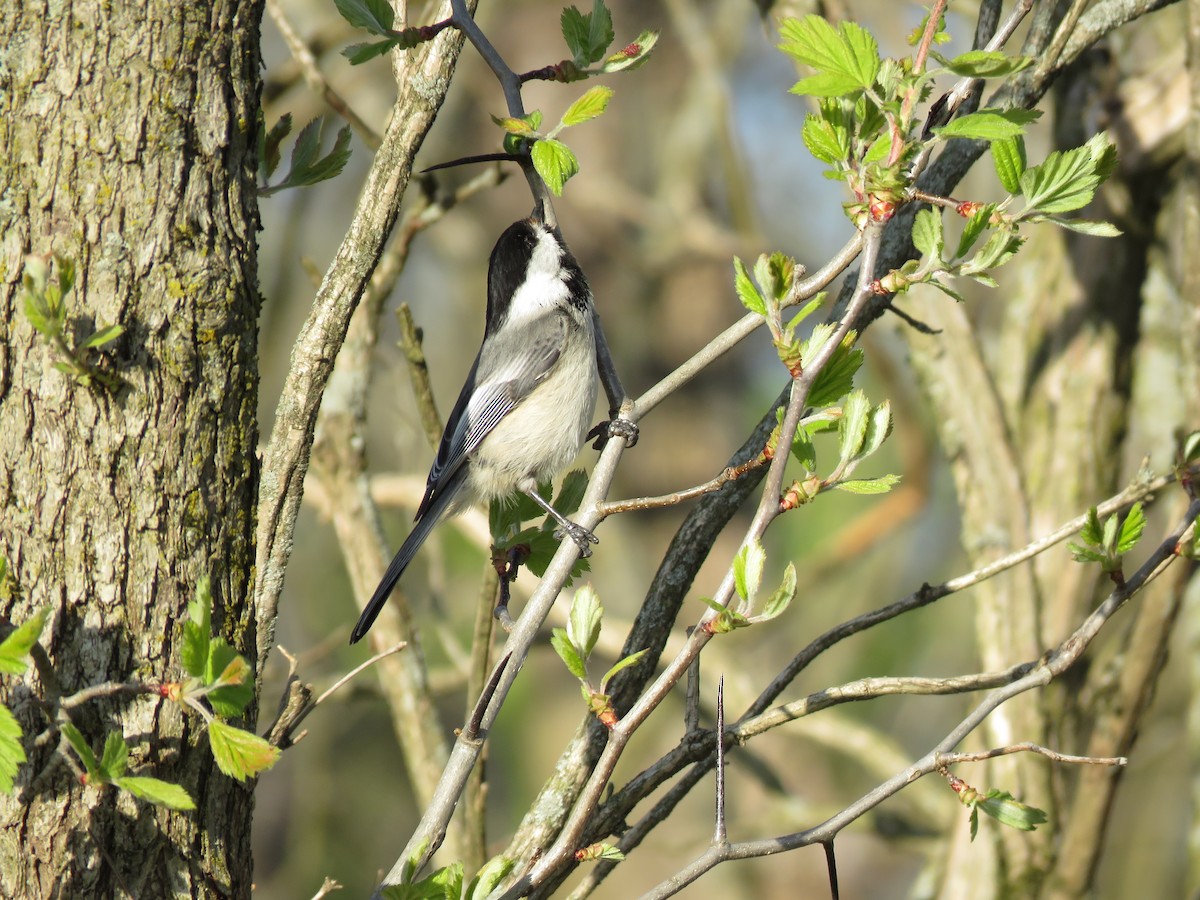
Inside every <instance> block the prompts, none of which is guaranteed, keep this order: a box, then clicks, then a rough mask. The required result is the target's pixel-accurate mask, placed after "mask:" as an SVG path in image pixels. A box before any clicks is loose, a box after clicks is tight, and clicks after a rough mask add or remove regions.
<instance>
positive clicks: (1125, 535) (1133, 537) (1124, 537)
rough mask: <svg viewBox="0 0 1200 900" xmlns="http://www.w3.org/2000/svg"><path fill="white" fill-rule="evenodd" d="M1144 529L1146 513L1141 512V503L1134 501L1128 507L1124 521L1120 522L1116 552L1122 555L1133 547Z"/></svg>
mask: <svg viewBox="0 0 1200 900" xmlns="http://www.w3.org/2000/svg"><path fill="white" fill-rule="evenodd" d="M1145 530H1146V514H1145V513H1144V512H1142V504H1140V503H1135V504H1133V506H1131V507H1130V508H1129V512H1128V513H1126V515H1125V519H1124V521H1122V522H1121V533H1120V535H1119V536H1118V537H1117V553H1118V554H1119V555H1121V556H1124V555H1125V554H1126V553H1128V552H1129V551H1130V550H1132V549H1133V548H1134V546H1135V545H1136V544H1137V542H1138V541H1140V540H1141V538H1142V532H1144V531H1145Z"/></svg>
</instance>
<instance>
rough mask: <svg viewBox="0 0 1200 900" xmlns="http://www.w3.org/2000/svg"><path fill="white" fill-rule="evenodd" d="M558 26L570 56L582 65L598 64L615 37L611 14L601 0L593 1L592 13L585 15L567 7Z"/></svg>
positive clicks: (571, 7) (572, 7)
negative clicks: (560, 27)
mask: <svg viewBox="0 0 1200 900" xmlns="http://www.w3.org/2000/svg"><path fill="white" fill-rule="evenodd" d="M560 24H561V25H562V34H563V38H564V40H566V42H567V47H569V48H570V50H571V54H572V56H573V57H574V59H575V60H576V61H577V62H579V63H581V64H583V65H586V64H588V63H594V62H598V61H599V60H600V58H601V57H602V56H604V51H605V50H607V49H608V46H609V44H611V43H612V42H613V38H614V37H616V35H615V33H614V32H613V27H612V14H611V13H610V12H609V11H608V7H607V6H605V5H604V3H603V0H595V2H594V3H593V4H592V11H591V12H590V13H588V14H587V15H584V14H583V13H581V12H580V11H579V10H577V9H576V8H575V7H574V6H568V7H567V8H566V9H564V10H563V11H562V16H561V18H560Z"/></svg>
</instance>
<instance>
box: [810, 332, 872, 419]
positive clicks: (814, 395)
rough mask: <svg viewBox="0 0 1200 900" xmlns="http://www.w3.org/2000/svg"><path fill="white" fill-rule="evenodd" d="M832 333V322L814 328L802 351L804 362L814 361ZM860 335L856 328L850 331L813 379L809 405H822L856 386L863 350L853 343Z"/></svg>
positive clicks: (835, 399)
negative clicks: (855, 378) (856, 374)
mask: <svg viewBox="0 0 1200 900" xmlns="http://www.w3.org/2000/svg"><path fill="white" fill-rule="evenodd" d="M832 333H833V326H832V325H818V326H817V327H816V328H814V329H813V333H812V335H810V336H809V339H808V340H807V341H805V342H804V344H803V345H802V347H801V351H800V353H801V359H802V360H803V364H804V365H805V366H807V365H809V364H810V363H811V362H812V360H813V359H814V358H815V357H816V355H817V353H818V352H820V349H821V347H822V345H823V344H824V343H825V341H827V340H829V336H830V335H831V334H832ZM857 339H858V333H857V332H855V331H849V332H847V333H846V336H845V337H844V338H843V339H842V343H841V345H840V346H839V347H838V348H837V349H836V350H835V351H834V352H833V355H832V356H831V357H830V358H829V362H828V363H826V365H825V367H824V368H823V369H821V371H820V373H819V374H818V375H817V377H816V378H815V379H814V380H813V386H812V390H810V391H809V392H808V403H809V405H810V406H815V407H821V406H828V405H829V404H830V403H835V402H837V400H838V399H839V398H840V397H843V396H845V395H846V394H847V393H849V392H850V389H851V388H852V387H854V375H855V373H856V372H858V370H859V368H861V367H862V364H863V359H864V356H863V352H862V350H861V349H859V348H857V347H855V346H854V342H855V341H856V340H857Z"/></svg>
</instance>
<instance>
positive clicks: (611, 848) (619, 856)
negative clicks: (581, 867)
mask: <svg viewBox="0 0 1200 900" xmlns="http://www.w3.org/2000/svg"><path fill="white" fill-rule="evenodd" d="M624 858H625V854H624V853H622V852H621V851H620V850H619V849H617V847H616V846H615V845H613V844H603V845H602V846H601V847H600V852H599V853H598V854H596V856H594V857H593V859H607V860H611V861H613V862H620V861H621V860H623V859H624Z"/></svg>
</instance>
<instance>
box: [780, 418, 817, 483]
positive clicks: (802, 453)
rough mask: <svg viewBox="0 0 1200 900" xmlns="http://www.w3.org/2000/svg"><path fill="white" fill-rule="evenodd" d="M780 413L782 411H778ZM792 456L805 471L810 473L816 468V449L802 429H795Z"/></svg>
mask: <svg viewBox="0 0 1200 900" xmlns="http://www.w3.org/2000/svg"><path fill="white" fill-rule="evenodd" d="M780 412H781V413H782V412H783V410H782V409H780ZM792 455H793V456H794V457H796V460H797V461H798V462H799V463H800V465H802V466H804V468H805V470H806V471H809V472H812V471H814V470H815V469H816V468H817V448H816V446H815V445H814V444H813V442H812V438H811V437H810V436H809V434H808V432H807V431H806V430H805V429H803V428H797V429H796V436H795V437H794V438H793V439H792Z"/></svg>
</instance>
